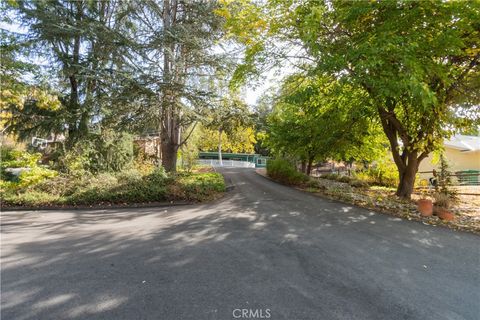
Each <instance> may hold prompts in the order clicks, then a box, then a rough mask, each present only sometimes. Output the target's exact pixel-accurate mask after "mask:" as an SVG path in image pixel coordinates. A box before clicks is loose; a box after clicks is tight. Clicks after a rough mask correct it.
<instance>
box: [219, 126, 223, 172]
mask: <svg viewBox="0 0 480 320" xmlns="http://www.w3.org/2000/svg"><path fill="white" fill-rule="evenodd" d="M218 161H219V163H220V166H223V161H222V129H218Z"/></svg>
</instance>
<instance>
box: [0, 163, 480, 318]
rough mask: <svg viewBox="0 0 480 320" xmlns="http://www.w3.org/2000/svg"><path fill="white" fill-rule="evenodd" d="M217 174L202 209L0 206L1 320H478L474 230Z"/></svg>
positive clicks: (234, 173) (244, 174) (478, 256)
mask: <svg viewBox="0 0 480 320" xmlns="http://www.w3.org/2000/svg"><path fill="white" fill-rule="evenodd" d="M223 171H224V174H225V176H226V178H227V180H228V181H229V182H230V183H232V184H234V185H235V189H234V190H233V191H230V192H229V193H228V195H227V196H226V197H225V198H223V199H222V200H220V201H217V202H216V203H211V204H206V205H195V206H179V207H171V208H154V209H151V208H150V209H148V208H143V209H122V210H108V211H106V210H96V211H95V210H91V211H88V210H87V211H80V210H78V211H75V210H66V211H50V212H48V211H40V212H6V213H2V216H3V217H2V224H3V226H2V244H1V249H2V252H1V254H2V274H1V275H2V279H1V280H2V285H1V289H2V296H1V306H2V319H5V320H7V319H48V320H50V319H115V320H118V319H159V320H176V319H195V320H199V319H236V318H235V317H238V319H248V318H246V317H243V318H241V316H242V310H241V309H248V310H249V311H248V312H250V310H251V312H252V313H248V314H245V313H244V314H243V316H256V319H259V318H260V316H263V317H264V319H288V320H295V319H325V320H331V319H348V320H350V319H368V320H373V319H381V320H385V319H421V320H425V319H433V320H441V319H472V320H474V319H480V304H479V302H480V293H479V290H480V278H479V271H480V270H479V265H480V249H479V248H480V238H479V237H478V236H475V235H473V234H468V233H462V232H454V231H451V230H448V229H444V228H440V227H432V226H425V225H423V224H421V223H416V222H409V221H401V220H399V219H396V218H393V217H389V216H386V215H381V214H375V213H373V212H370V211H368V210H363V209H359V208H355V207H352V206H349V205H346V204H342V203H337V202H333V201H328V200H323V199H320V198H317V197H314V196H312V195H309V194H305V193H302V192H300V191H296V190H293V189H290V188H287V187H284V186H281V185H277V184H275V183H273V182H271V181H269V180H267V179H265V178H263V177H261V176H258V175H257V174H256V173H255V172H254V171H252V170H251V169H224V170H223ZM237 309H240V310H237ZM267 316H270V318H267ZM252 318H253V317H250V319H252Z"/></svg>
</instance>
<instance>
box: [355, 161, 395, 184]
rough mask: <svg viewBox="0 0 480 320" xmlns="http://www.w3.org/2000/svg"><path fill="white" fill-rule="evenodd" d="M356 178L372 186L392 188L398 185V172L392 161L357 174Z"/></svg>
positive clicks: (381, 163) (380, 163) (383, 162)
mask: <svg viewBox="0 0 480 320" xmlns="http://www.w3.org/2000/svg"><path fill="white" fill-rule="evenodd" d="M355 178H356V179H358V180H362V181H365V182H367V183H369V184H370V185H377V186H385V187H392V188H394V187H396V186H397V185H398V171H397V168H396V167H395V165H394V164H393V163H392V162H391V161H382V162H379V163H378V164H377V165H376V166H374V167H371V168H368V169H365V170H362V171H359V172H356V173H355Z"/></svg>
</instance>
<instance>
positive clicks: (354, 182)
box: [350, 179, 369, 188]
mask: <svg viewBox="0 0 480 320" xmlns="http://www.w3.org/2000/svg"><path fill="white" fill-rule="evenodd" d="M350 185H351V186H352V187H354V188H368V187H369V184H368V182H366V181H363V180H358V179H353V180H352V181H350Z"/></svg>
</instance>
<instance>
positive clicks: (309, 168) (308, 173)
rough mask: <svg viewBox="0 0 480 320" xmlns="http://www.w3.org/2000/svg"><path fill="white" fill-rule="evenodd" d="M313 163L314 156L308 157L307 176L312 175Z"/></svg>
mask: <svg viewBox="0 0 480 320" xmlns="http://www.w3.org/2000/svg"><path fill="white" fill-rule="evenodd" d="M312 164H313V158H310V159H308V164H307V172H306V174H307V176H309V175H310V173H312Z"/></svg>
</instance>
